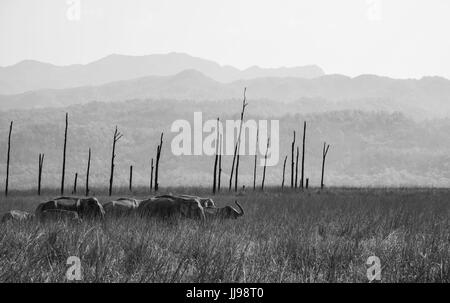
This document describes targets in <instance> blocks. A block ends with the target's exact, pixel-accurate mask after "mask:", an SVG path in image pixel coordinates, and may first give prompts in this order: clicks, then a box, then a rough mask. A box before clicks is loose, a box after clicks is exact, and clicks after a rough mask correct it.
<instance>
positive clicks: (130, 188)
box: [129, 165, 133, 192]
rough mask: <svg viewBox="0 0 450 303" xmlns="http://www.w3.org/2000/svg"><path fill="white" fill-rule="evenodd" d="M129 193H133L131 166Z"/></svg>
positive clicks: (131, 170) (131, 171)
mask: <svg viewBox="0 0 450 303" xmlns="http://www.w3.org/2000/svg"><path fill="white" fill-rule="evenodd" d="M129 190H130V192H132V191H133V165H130V185H129Z"/></svg>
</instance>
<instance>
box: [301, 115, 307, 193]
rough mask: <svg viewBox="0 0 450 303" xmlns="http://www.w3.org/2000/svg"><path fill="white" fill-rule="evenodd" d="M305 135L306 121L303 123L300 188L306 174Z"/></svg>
mask: <svg viewBox="0 0 450 303" xmlns="http://www.w3.org/2000/svg"><path fill="white" fill-rule="evenodd" d="M305 137H306V121H305V122H304V123H303V147H302V148H303V149H302V174H301V179H300V188H303V181H304V174H305V147H306V145H305Z"/></svg>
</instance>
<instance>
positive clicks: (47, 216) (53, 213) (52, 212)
mask: <svg viewBox="0 0 450 303" xmlns="http://www.w3.org/2000/svg"><path fill="white" fill-rule="evenodd" d="M39 220H41V221H49V220H56V221H67V222H74V223H81V221H82V220H81V218H80V216H79V215H78V213H77V212H76V211H70V210H63V209H48V210H44V211H43V212H42V213H40V214H39Z"/></svg>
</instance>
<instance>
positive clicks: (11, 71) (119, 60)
mask: <svg viewBox="0 0 450 303" xmlns="http://www.w3.org/2000/svg"><path fill="white" fill-rule="evenodd" d="M186 69H194V70H197V71H199V72H201V73H203V74H205V75H206V76H208V77H211V78H212V79H214V80H216V81H219V82H231V81H236V80H240V79H253V78H259V77H301V78H314V77H318V76H322V75H323V74H324V72H323V70H322V69H321V68H320V67H318V66H315V65H308V66H299V67H289V68H288V67H281V68H260V67H257V66H253V67H250V68H248V69H245V70H239V69H237V68H235V67H232V66H221V65H219V64H218V63H216V62H213V61H210V60H205V59H201V58H197V57H193V56H190V55H187V54H183V53H168V54H154V55H146V56H125V55H110V56H107V57H105V58H102V59H100V60H97V61H94V62H92V63H89V64H86V65H81V64H74V65H68V66H56V65H52V64H49V63H42V62H38V61H33V60H25V61H21V62H19V63H17V64H15V65H12V66H7V67H0V94H18V93H24V92H27V91H32V90H40V89H63V88H72V87H78V86H96V85H101V84H106V83H109V82H114V81H122V80H130V79H134V78H140V77H145V76H169V75H174V74H177V73H179V72H182V71H183V70H186Z"/></svg>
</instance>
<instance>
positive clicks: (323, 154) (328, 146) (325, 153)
mask: <svg viewBox="0 0 450 303" xmlns="http://www.w3.org/2000/svg"><path fill="white" fill-rule="evenodd" d="M329 148H330V144H328V145H327V143H326V142H323V150H322V178H321V179H320V188H323V186H324V185H323V174H324V171H325V158H326V156H327V154H328V149H329Z"/></svg>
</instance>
